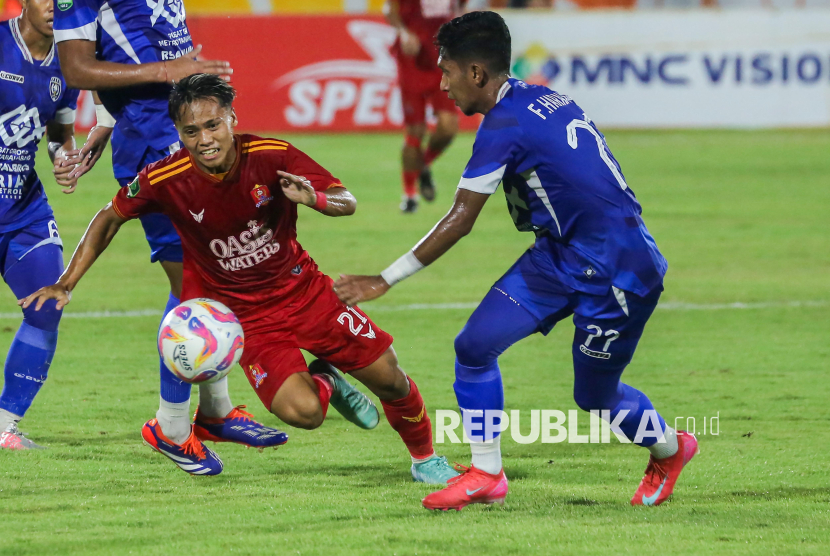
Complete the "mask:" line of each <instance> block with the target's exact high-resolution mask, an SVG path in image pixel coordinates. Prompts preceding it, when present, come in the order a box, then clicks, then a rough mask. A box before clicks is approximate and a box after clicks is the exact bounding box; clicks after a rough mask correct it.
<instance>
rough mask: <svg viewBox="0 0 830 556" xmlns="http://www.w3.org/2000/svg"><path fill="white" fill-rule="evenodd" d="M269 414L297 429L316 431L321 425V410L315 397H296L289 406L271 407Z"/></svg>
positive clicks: (322, 417)
mask: <svg viewBox="0 0 830 556" xmlns="http://www.w3.org/2000/svg"><path fill="white" fill-rule="evenodd" d="M271 413H273V414H274V415H276V416H277V417H279V418H280V419H281V420H282V421H284V422H285V423H287V424H289V425H291V426H292V427H297V428H298V429H307V430H311V429H316V428H317V427H319V426H320V425H322V424H323V419H324V416H323V408H322V407H320V402H319V400H318V398H317V397H316V396H314V397H310V396H309V397H298V398H295V399H294V400H292V401H291V403H290V404H288V405H284V406H281V407H274V406H273V405H272V407H271Z"/></svg>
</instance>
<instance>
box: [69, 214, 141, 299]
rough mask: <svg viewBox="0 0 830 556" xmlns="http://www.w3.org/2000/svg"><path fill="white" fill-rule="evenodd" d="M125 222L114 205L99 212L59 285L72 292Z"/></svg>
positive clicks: (85, 233) (90, 224)
mask: <svg viewBox="0 0 830 556" xmlns="http://www.w3.org/2000/svg"><path fill="white" fill-rule="evenodd" d="M124 222H126V220H125V219H123V218H121V217H120V216H118V213H117V212H115V209H114V208H112V203H109V204H108V205H107V206H105V207H104V208H103V209H101V210H100V211H98V214H96V215H95V218H93V219H92V221H91V222H90V223H89V226H88V227H87V229H86V232H84V236H83V237H82V238H81V241H80V242H79V243H78V247H77V248H76V249H75V253H73V254H72V259H71V260H70V261H69V266H67V267H66V270H65V271H64V272H63V274H62V275H61V277H60V279H59V280H58V283H59V284H62V285H63V286H65V287H66V289H68V290H69V291H72V290H73V289H74V288H75V286H76V285H77V284H78V281H79V280H80V279H81V277H83V275H84V274H86V272H87V271H88V270H89V269H90V268H91V267H92V264H93V263H94V262H95V261H96V260H97V259H98V257H99V256H100V255H101V253H103V252H104V251H105V250H106V248H107V246H109V244H110V242H111V241H112V238H114V237H115V234H117V233H118V230H120V229H121V225H122V224H124Z"/></svg>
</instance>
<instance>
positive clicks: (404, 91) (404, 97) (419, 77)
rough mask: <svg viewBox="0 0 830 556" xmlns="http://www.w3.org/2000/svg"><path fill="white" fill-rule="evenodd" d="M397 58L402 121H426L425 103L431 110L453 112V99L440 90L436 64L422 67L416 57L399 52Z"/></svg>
mask: <svg viewBox="0 0 830 556" xmlns="http://www.w3.org/2000/svg"><path fill="white" fill-rule="evenodd" d="M397 59H398V83H399V84H400V87H401V104H402V105H403V121H404V123H405V124H406V125H417V124H422V123H424V122H426V110H427V104H429V105H431V106H432V111H433V112H435V113H438V112H453V113H454V112H455V111H456V110H457V109H456V107H455V101H454V100H450V99H449V98H448V97H447V93H445V92H443V91H442V90H441V75H442V73H441V69H440V68H439V67H438V66H435V67H434V68H430V69H424V68H422V67H420V66H418V65H417V64H416V63H415V60H416V58H413V57H411V56H404V55H403V54H400V55H398V56H397Z"/></svg>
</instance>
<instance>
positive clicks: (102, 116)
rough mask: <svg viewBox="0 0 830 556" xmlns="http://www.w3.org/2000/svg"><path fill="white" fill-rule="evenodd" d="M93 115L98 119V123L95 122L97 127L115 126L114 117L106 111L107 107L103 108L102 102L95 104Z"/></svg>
mask: <svg viewBox="0 0 830 556" xmlns="http://www.w3.org/2000/svg"><path fill="white" fill-rule="evenodd" d="M95 117H96V118H97V120H98V123H97V124H96V125H97V126H98V127H115V118H113V117H112V114H110V113H109V112H107V109H106V108H104V105H103V104H96V105H95Z"/></svg>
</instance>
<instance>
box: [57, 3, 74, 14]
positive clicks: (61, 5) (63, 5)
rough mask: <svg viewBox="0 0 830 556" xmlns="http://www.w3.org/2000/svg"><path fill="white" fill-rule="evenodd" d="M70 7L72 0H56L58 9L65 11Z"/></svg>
mask: <svg viewBox="0 0 830 556" xmlns="http://www.w3.org/2000/svg"><path fill="white" fill-rule="evenodd" d="M71 7H72V0H58V9H59V10H60V11H62V12H65V11H66V10H68V9H69V8H71Z"/></svg>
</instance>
